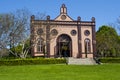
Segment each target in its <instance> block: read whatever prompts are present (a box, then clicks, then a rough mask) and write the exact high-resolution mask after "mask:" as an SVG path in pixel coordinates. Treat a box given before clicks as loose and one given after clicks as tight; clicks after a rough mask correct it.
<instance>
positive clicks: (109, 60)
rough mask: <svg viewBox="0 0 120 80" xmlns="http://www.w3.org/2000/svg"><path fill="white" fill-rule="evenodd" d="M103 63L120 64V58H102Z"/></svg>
mask: <svg viewBox="0 0 120 80" xmlns="http://www.w3.org/2000/svg"><path fill="white" fill-rule="evenodd" d="M100 62H101V63H120V58H101V59H100Z"/></svg>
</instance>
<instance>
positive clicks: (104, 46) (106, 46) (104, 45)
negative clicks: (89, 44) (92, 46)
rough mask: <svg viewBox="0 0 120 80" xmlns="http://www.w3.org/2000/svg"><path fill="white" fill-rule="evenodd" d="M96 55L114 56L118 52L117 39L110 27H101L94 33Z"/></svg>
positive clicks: (114, 31) (115, 33)
mask: <svg viewBox="0 0 120 80" xmlns="http://www.w3.org/2000/svg"><path fill="white" fill-rule="evenodd" d="M96 41H97V45H96V46H97V53H98V55H101V56H102V57H107V56H116V55H117V53H116V51H117V50H119V49H120V48H119V37H118V34H117V32H116V30H115V29H114V28H113V27H111V26H105V25H104V26H101V27H100V28H99V30H98V31H97V32H96Z"/></svg>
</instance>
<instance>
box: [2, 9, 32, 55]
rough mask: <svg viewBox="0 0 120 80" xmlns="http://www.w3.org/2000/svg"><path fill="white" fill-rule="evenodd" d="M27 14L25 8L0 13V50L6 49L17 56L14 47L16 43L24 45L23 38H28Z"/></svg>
mask: <svg viewBox="0 0 120 80" xmlns="http://www.w3.org/2000/svg"><path fill="white" fill-rule="evenodd" d="M29 16H30V15H29V11H28V10H27V9H18V10H17V11H16V12H14V13H8V14H1V15H0V50H1V49H7V50H8V51H9V52H10V53H11V54H12V55H14V56H16V57H19V55H18V54H17V53H16V49H15V47H16V46H17V45H18V44H23V47H24V44H25V40H26V39H27V38H29V30H30V29H29ZM11 48H12V50H11Z"/></svg>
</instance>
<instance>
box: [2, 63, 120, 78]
mask: <svg viewBox="0 0 120 80" xmlns="http://www.w3.org/2000/svg"><path fill="white" fill-rule="evenodd" d="M0 80H120V64H103V65H86V66H85V65H26V66H0Z"/></svg>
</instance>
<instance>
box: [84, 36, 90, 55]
mask: <svg viewBox="0 0 120 80" xmlns="http://www.w3.org/2000/svg"><path fill="white" fill-rule="evenodd" d="M90 51H91V47H90V39H88V38H87V39H85V53H86V54H88V53H90Z"/></svg>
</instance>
